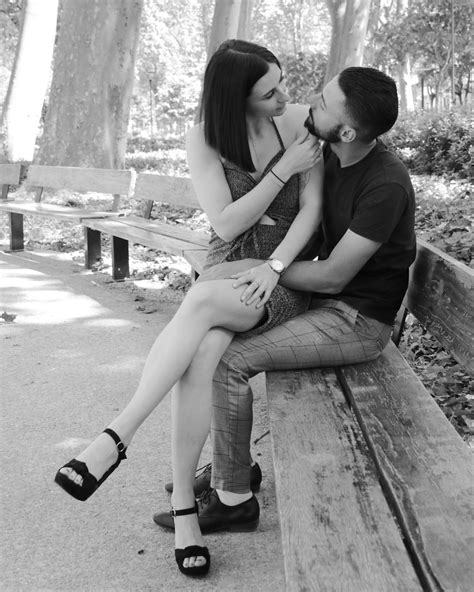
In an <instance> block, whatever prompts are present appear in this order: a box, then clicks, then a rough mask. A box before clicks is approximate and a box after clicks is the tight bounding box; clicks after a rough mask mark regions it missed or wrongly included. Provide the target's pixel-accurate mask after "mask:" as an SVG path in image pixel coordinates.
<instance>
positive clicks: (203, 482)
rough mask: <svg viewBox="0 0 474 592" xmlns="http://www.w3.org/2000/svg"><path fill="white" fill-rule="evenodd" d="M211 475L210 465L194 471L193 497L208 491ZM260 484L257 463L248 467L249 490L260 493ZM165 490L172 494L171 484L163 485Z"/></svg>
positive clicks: (259, 472) (260, 475) (260, 479)
mask: <svg viewBox="0 0 474 592" xmlns="http://www.w3.org/2000/svg"><path fill="white" fill-rule="evenodd" d="M211 473H212V463H208V464H207V465H204V466H203V467H201V468H200V469H198V470H197V471H196V478H195V479H194V495H195V496H196V497H200V496H201V495H202V494H203V493H204V491H206V490H207V489H210V487H211ZM261 483H262V471H261V469H260V467H259V465H258V463H255V464H254V465H253V466H252V467H250V489H251V490H252V491H253V493H256V492H257V491H260V484H261ZM165 489H166V491H167V492H168V493H173V483H172V482H170V483H167V484H166V485H165Z"/></svg>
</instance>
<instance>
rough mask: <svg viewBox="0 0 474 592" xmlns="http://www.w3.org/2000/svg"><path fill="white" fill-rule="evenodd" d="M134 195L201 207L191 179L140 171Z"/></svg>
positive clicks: (187, 206)
mask: <svg viewBox="0 0 474 592" xmlns="http://www.w3.org/2000/svg"><path fill="white" fill-rule="evenodd" d="M134 197H135V198H137V199H141V200H153V201H159V202H163V203H168V204H173V205H176V206H181V207H185V208H198V209H201V206H200V205H199V202H198V200H197V197H196V195H195V193H194V189H193V186H192V183H191V179H189V178H188V177H171V176H167V175H158V174H155V173H140V174H139V175H138V176H137V182H136V184H135V193H134Z"/></svg>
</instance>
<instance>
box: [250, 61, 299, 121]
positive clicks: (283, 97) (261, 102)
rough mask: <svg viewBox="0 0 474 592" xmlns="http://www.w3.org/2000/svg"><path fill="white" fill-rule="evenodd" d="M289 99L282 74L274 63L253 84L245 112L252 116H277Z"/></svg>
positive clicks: (283, 110) (284, 108)
mask: <svg viewBox="0 0 474 592" xmlns="http://www.w3.org/2000/svg"><path fill="white" fill-rule="evenodd" d="M289 100H290V97H289V95H288V94H287V92H286V87H285V83H284V80H283V75H282V73H281V70H280V68H279V67H278V66H277V65H276V64H269V68H268V72H267V73H266V74H265V75H264V76H262V77H261V78H260V79H259V80H257V82H256V83H255V84H254V85H253V87H252V90H251V91H250V95H249V97H248V99H247V113H248V114H249V115H252V116H253V117H277V116H278V115H282V114H283V113H284V112H285V110H286V104H287V102H288V101H289Z"/></svg>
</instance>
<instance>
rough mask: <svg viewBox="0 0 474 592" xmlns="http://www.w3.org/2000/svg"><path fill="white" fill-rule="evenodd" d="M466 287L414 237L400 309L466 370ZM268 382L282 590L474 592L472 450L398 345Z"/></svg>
mask: <svg viewBox="0 0 474 592" xmlns="http://www.w3.org/2000/svg"><path fill="white" fill-rule="evenodd" d="M473 293H474V270H472V269H470V268H468V267H467V266H465V265H463V264H462V263H459V262H457V261H455V260H454V259H453V258H452V257H449V256H448V255H446V254H444V253H443V252H441V251H440V250H438V249H436V248H434V247H431V246H429V245H428V244H427V243H425V242H423V241H421V240H420V241H418V255H417V259H416V262H415V263H414V264H413V266H412V268H411V272H410V286H409V289H408V292H407V295H406V298H405V302H404V305H405V306H406V309H407V310H408V311H410V312H411V313H412V314H413V315H414V316H415V317H416V318H417V319H418V320H419V321H420V322H421V323H422V324H423V325H424V326H425V327H426V329H428V330H429V331H430V332H431V333H432V335H434V336H435V337H437V338H438V339H439V341H440V342H441V344H442V345H443V346H444V348H445V349H446V350H447V351H449V352H450V353H451V354H452V356H453V357H454V358H455V359H456V361H457V362H458V363H459V364H460V365H461V366H462V367H463V368H464V369H465V370H466V371H468V372H470V373H471V372H473V370H474V347H473V341H474V321H473V309H474V306H473V302H474V298H473ZM404 316H405V315H404V314H402V317H404ZM394 338H395V340H396V341H398V339H399V335H398V334H396V335H394ZM266 381H267V397H268V409H269V418H270V431H271V436H272V448H273V455H274V465H275V479H276V492H277V500H278V509H279V514H280V522H281V531H282V542H283V553H284V565H285V575H286V585H287V590H288V591H303V590H305V591H306V590H308V591H310V590H314V591H316V590H317V591H333V590H345V591H354V592H361V591H362V592H372V591H373V592H383V591H387V592H394V591H400V592H407V591H411V590H420V591H421V590H424V591H427V590H429V591H438V592H439V591H441V590H443V591H453V592H454V591H459V592H461V591H464V592H469V591H471V590H473V589H474V571H473V570H474V556H473V549H474V541H473V535H474V523H473V502H474V496H473V486H474V479H473V471H472V469H473V465H472V454H471V451H470V450H469V448H468V446H467V445H466V443H465V442H464V441H463V440H462V438H461V437H460V436H459V435H458V434H457V433H456V431H455V430H454V428H453V427H452V425H451V424H450V423H449V421H448V420H447V419H446V417H445V416H444V414H443V412H442V411H441V409H440V408H439V406H438V405H437V403H436V402H435V401H434V399H433V398H432V397H431V396H430V394H429V393H428V392H427V391H426V389H425V388H424V386H423V385H422V383H421V382H420V380H419V379H418V378H417V377H416V375H415V374H414V372H413V371H412V370H411V368H410V366H409V365H408V363H407V362H406V361H405V359H404V358H403V356H402V355H401V353H400V352H399V351H398V349H397V347H396V346H395V344H394V343H393V342H391V343H390V344H389V345H388V346H387V347H386V349H385V350H384V352H383V353H382V355H381V356H380V357H379V358H378V359H377V360H376V361H374V362H369V363H364V364H359V365H353V366H345V367H340V368H337V369H335V368H324V369H314V370H308V371H297V372H291V371H287V372H272V373H268V374H267V376H266Z"/></svg>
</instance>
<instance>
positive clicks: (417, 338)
mask: <svg viewBox="0 0 474 592" xmlns="http://www.w3.org/2000/svg"><path fill="white" fill-rule="evenodd" d="M139 148H145V147H144V146H143V147H142V146H140V147H139ZM146 148H148V146H147V147H146ZM140 153H142V154H144V155H145V154H146V153H145V152H141V151H140V150H138V151H137V152H135V153H134V154H130V155H129V158H131V159H133V158H135V157H136V156H137V154H140ZM159 154H160V156H159V162H158V166H157V167H156V170H159V171H160V172H162V173H165V174H174V175H184V174H186V170H187V167H186V164H185V154H184V150H183V149H182V148H174V149H172V150H160V151H159ZM149 155H150V153H148V156H149ZM412 181H413V184H414V187H415V190H416V195H417V210H416V229H417V235H418V236H419V237H421V238H423V239H425V240H426V241H428V242H429V243H431V244H433V245H435V246H437V247H438V248H440V249H442V250H443V251H445V252H446V253H448V254H450V255H451V256H453V257H454V258H456V259H458V260H459V261H462V262H463V263H465V264H466V265H468V266H470V267H474V260H473V245H472V225H473V220H474V207H473V204H472V196H471V184H470V183H469V181H468V180H466V179H463V178H460V177H459V175H456V176H454V175H453V174H452V173H451V174H450V175H449V176H436V175H426V174H423V175H420V174H416V173H414V174H412ZM21 193H22V190H21V189H20V190H18V191H17V195H18V197H22V195H21ZM94 199H98V198H94V196H83V195H80V194H76V195H71V194H70V193H67V192H58V193H57V194H56V195H55V196H54V201H56V202H57V203H68V204H69V205H71V206H87V205H95V204H93V203H91V201H93V200H94ZM101 199H103V198H101ZM101 206H102V207H104V204H102V203H101ZM122 210H123V212H124V213H130V212H132V211H134V206H133V205H132V204H131V203H130V202H129V201H125V202H123V204H122ZM152 216H153V217H154V218H156V219H160V220H162V221H166V222H168V223H171V224H178V225H185V226H187V227H190V228H193V229H196V230H200V231H203V230H204V231H205V230H207V229H208V223H207V220H206V218H205V216H204V215H203V214H202V213H201V212H199V211H194V212H192V211H191V212H189V211H186V210H183V209H180V208H177V207H172V206H170V205H155V207H154V210H153V213H152ZM25 232H26V247H27V248H28V249H37V248H50V249H55V250H58V251H63V252H67V253H69V254H70V256H71V257H72V258H73V259H75V260H77V261H79V262H81V263H82V262H83V260H84V243H83V231H82V228H81V227H80V226H77V225H74V224H72V223H70V222H63V221H58V220H53V219H49V218H42V217H40V218H38V217H34V216H29V217H27V218H26V219H25ZM0 240H1V241H2V242H4V243H5V242H6V241H7V240H8V228H7V220H6V217H3V218H2V219H1V220H0ZM103 241H104V244H103V253H104V258H103V260H101V261H100V262H99V263H98V265H97V267H96V269H97V270H98V271H99V270H100V271H102V272H104V271H105V272H108V273H110V272H111V259H110V241H109V239H108V237H103ZM131 267H132V269H133V272H132V278H131V279H132V281H134V282H136V284H137V285H139V286H141V287H145V288H162V287H165V288H171V289H172V290H174V291H176V292H177V294H179V293H183V294H184V292H185V291H186V290H187V289H188V288H189V286H190V276H189V271H190V268H189V266H188V265H187V264H186V262H184V260H182V259H180V258H179V257H174V256H170V255H168V254H165V253H162V252H158V251H155V250H153V249H149V248H146V247H143V246H140V245H134V246H133V247H132V248H131ZM152 292H153V290H148V291H147V290H146V289H145V290H143V291H142V292H141V296H140V301H139V302H138V303H137V309H138V310H141V311H142V312H143V313H145V314H150V313H153V312H155V311H156V310H157V308H158V306H159V304H157V301H156V297H155V296H151V295H150V296H148V294H152ZM400 348H401V351H402V353H403V354H404V356H405V357H406V359H407V360H408V361H409V363H410V365H411V366H412V368H413V369H414V370H415V372H416V373H417V375H418V376H419V377H420V379H421V380H422V382H423V384H424V385H425V387H426V388H427V389H428V390H429V392H430V393H431V394H432V395H433V397H434V398H435V400H436V401H437V403H438V404H439V405H440V407H441V409H442V410H443V411H444V413H445V414H446V416H447V417H448V418H449V420H450V422H451V423H452V424H453V426H454V427H455V428H456V430H457V431H458V432H459V433H460V434H461V435H462V436H463V438H464V439H465V440H466V441H467V442H468V443H469V444H470V445H474V379H473V377H471V376H469V375H468V374H466V373H465V372H464V371H463V369H462V368H461V367H460V366H459V364H457V362H456V361H455V360H454V359H453V358H452V357H451V356H450V355H449V354H448V353H447V352H446V351H445V350H444V349H443V348H442V347H441V345H440V344H439V342H438V341H437V340H436V339H435V338H434V337H433V336H431V335H430V334H429V333H428V332H427V331H426V330H425V329H424V328H423V327H422V326H421V325H420V323H419V322H418V321H417V320H416V319H415V318H414V317H412V316H411V315H408V319H407V323H406V329H405V332H404V336H403V339H402V342H401V345H400Z"/></svg>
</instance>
